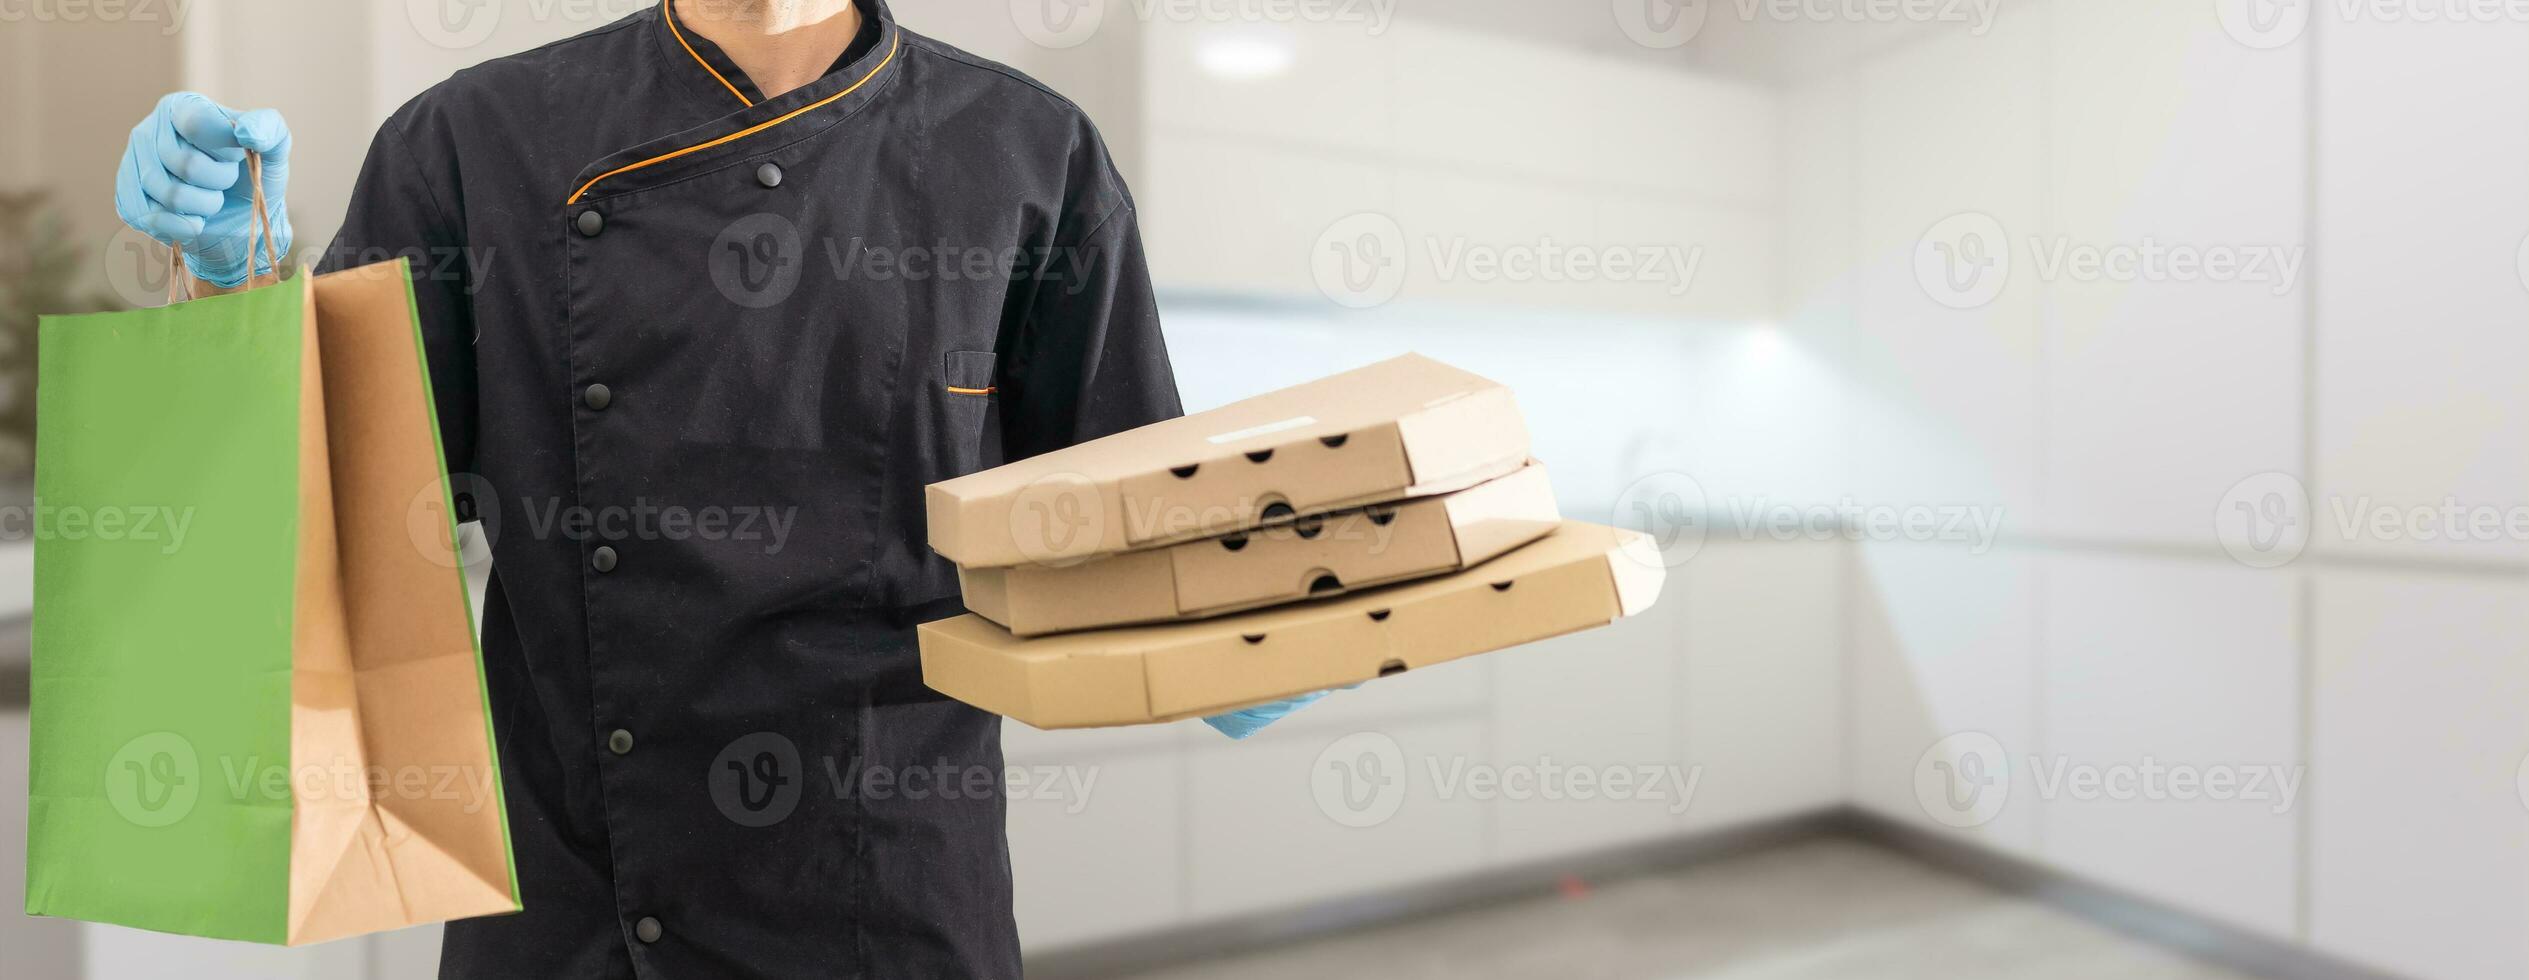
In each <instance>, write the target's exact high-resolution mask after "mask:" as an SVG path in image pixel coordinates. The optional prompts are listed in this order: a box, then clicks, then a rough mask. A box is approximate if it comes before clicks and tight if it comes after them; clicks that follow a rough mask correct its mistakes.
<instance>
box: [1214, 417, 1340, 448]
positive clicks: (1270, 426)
mask: <svg viewBox="0 0 2529 980" xmlns="http://www.w3.org/2000/svg"><path fill="white" fill-rule="evenodd" d="M1316 424H1317V417H1316V416H1314V415H1298V416H1293V417H1291V418H1287V419H1283V420H1282V421H1279V422H1267V423H1265V424H1263V425H1258V426H1252V427H1249V428H1245V429H1240V430H1238V431H1236V432H1223V433H1221V434H1220V435H1216V436H1213V437H1212V438H1211V439H1210V440H1207V441H1209V442H1210V443H1211V444H1212V445H1215V446H1223V445H1228V444H1229V443H1233V442H1237V441H1239V440H1242V439H1253V438H1255V437H1257V436H1269V435H1272V434H1274V433H1276V432H1285V431H1289V430H1291V429H1300V428H1306V427H1308V426H1312V425H1316Z"/></svg>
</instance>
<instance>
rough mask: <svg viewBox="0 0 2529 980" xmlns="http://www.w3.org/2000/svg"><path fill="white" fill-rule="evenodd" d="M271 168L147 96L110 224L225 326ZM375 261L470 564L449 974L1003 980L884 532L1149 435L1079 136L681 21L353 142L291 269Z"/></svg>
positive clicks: (841, 34)
mask: <svg viewBox="0 0 2529 980" xmlns="http://www.w3.org/2000/svg"><path fill="white" fill-rule="evenodd" d="M289 145H290V140H289V134H288V130H287V128H286V127H285V126H283V125H282V122H281V119H280V117H279V116H278V115H277V114H274V113H272V112H270V111H269V110H266V111H261V112H252V113H243V114H239V113H234V112H231V111H229V110H227V109H224V108H221V107H219V106H217V105H216V104H214V103H212V102H210V101H209V100H208V99H205V98H203V97H201V96H198V95H192V94H189V93H186V94H179V95H175V96H170V97H168V99H166V100H165V101H163V102H161V103H160V106H159V109H158V111H157V112H156V113H154V114H153V115H152V116H151V117H150V118H149V119H147V120H144V121H143V122H142V123H141V125H140V126H139V127H138V128H136V129H135V130H134V131H133V136H132V144H131V150H130V152H129V153H128V154H127V156H126V159H125V161H124V164H123V173H122V175H121V179H120V180H119V182H118V193H117V204H118V208H119V210H120V211H121V213H122V215H123V216H124V218H125V220H127V221H129V222H130V223H131V224H132V225H133V226H134V227H137V228H139V229H141V230H143V231H145V232H147V233H150V234H151V235H153V236H155V237H157V238H158V239H159V240H160V241H162V242H166V243H169V244H172V245H177V246H180V247H182V248H183V249H184V256H185V260H186V263H187V269H188V271H189V272H190V274H191V275H192V276H193V277H194V278H195V279H196V280H199V281H198V282H197V283H195V284H194V285H195V289H196V292H197V293H200V292H204V291H213V290H221V289H231V288H238V287H241V286H243V285H245V284H247V283H248V282H249V281H250V277H251V276H253V275H255V274H261V273H270V272H271V271H273V270H271V269H270V268H269V266H256V265H255V264H254V263H255V262H256V261H257V258H256V256H257V252H256V251H255V250H254V249H251V248H249V247H248V241H247V236H248V234H249V228H250V227H251V226H252V225H253V222H252V221H251V220H250V219H251V217H252V215H251V213H250V212H251V208H252V205H251V204H250V203H249V202H250V194H249V190H248V189H249V187H250V185H251V184H252V181H248V180H242V179H240V178H241V173H240V167H241V161H243V160H244V159H245V158H246V151H254V152H257V153H259V154H260V155H261V160H262V166H263V167H264V171H263V174H262V176H263V181H262V182H263V184H264V187H265V190H266V192H267V194H268V195H269V197H270V199H271V205H270V208H269V214H270V216H271V218H272V219H273V220H272V224H273V227H274V228H275V233H276V237H277V238H281V239H283V240H282V241H280V242H279V244H280V246H281V251H282V252H284V253H285V254H286V253H287V251H288V246H289V243H288V242H287V241H286V236H287V234H288V221H287V212H286V209H285V204H284V201H283V200H282V197H283V194H284V191H285V188H286V185H287V180H288V158H289ZM455 255H462V256H464V258H465V261H446V259H447V258H448V257H450V256H455ZM388 256H408V257H419V258H421V259H423V261H421V262H419V263H417V264H416V282H415V287H414V288H415V290H416V299H417V300H418V303H419V308H420V318H421V325H422V331H423V343H424V347H425V349H426V353H427V356H428V360H429V363H430V372H431V380H432V387H433V393H434V396H435V399H436V408H437V412H438V416H439V424H440V428H441V432H442V435H443V438H444V441H445V443H446V446H447V450H448V465H449V468H450V470H451V471H452V472H458V473H469V474H473V475H474V478H469V479H467V480H464V481H462V482H461V485H473V486H475V487H476V488H477V489H476V491H475V492H474V493H473V495H472V500H471V506H473V507H475V508H478V509H479V510H480V512H481V516H482V517H483V518H484V520H485V523H486V526H487V528H491V527H494V525H497V527H496V530H497V537H496V540H495V543H494V556H495V559H496V571H495V573H494V575H493V580H492V583H491V586H490V594H489V596H488V598H487V601H486V607H485V622H484V636H483V642H484V652H485V662H486V671H487V673H488V679H489V685H490V690H491V702H492V703H491V707H492V711H493V717H494V724H495V727H496V729H497V732H498V735H499V739H500V746H499V751H500V757H501V761H502V776H503V779H504V782H505V784H506V787H507V794H508V800H509V809H510V833H511V835H512V838H513V844H514V848H515V851H516V860H517V865H518V872H519V878H520V884H521V890H522V893H523V894H524V896H525V900H526V902H525V904H526V910H525V911H524V912H523V913H521V914H518V915H515V916H508V917H498V918H487V919H476V920H470V921H464V922H457V923H452V924H451V925H450V926H449V927H448V930H447V939H446V945H445V949H444V953H443V957H442V961H443V965H442V968H441V969H442V975H443V976H449V977H467V978H471V977H485V978H502V980H509V978H520V977H574V978H576V977H631V976H639V977H674V978H685V977H709V978H720V977H810V976H816V977H823V976H853V977H912V978H926V980H927V978H938V977H1000V978H1015V977H1017V976H1018V975H1019V953H1018V949H1017V941H1016V936H1015V930H1014V928H1013V926H1012V921H1011V913H1010V877H1009V876H1010V871H1009V859H1008V855H1007V850H1006V844H1005V842H1004V836H1003V824H1002V821H1003V804H1002V800H1001V797H1000V793H999V780H1000V770H1001V764H1002V763H1001V754H1000V748H999V736H1000V728H999V722H998V719H996V718H993V717H991V716H989V715H986V714H984V713H982V712H978V711H976V710H974V709H972V708H968V707H966V706H964V705H961V704H957V703H954V702H950V701H946V700H944V699H942V698H940V697H939V696H938V695H936V694H934V693H932V692H931V691H929V690H928V689H926V688H924V687H923V685H922V682H921V676H920V669H919V662H918V658H917V656H916V653H915V647H914V641H913V632H912V629H911V627H912V626H913V625H914V624H916V623H920V622H923V621H927V620H931V619H938V618H942V617H946V616H951V615H954V614H956V613H958V612H959V611H960V607H959V602H958V592H957V580H956V575H955V571H954V569H953V568H951V567H950V566H949V564H948V563H947V562H945V561H944V560H942V559H940V558H939V557H938V556H936V555H933V554H932V553H930V551H929V550H928V549H927V548H926V547H925V545H924V534H923V529H924V524H923V514H922V494H921V488H922V486H923V485H924V484H928V483H931V482H935V481H938V480H942V479H946V478H948V477H952V476H956V475H958V474H961V473H965V472H969V471H972V470H975V469H979V468H982V467H986V466H991V465H995V464H997V463H999V462H1001V461H1003V460H1004V459H1007V458H1017V457H1023V456H1027V455H1031V454H1035V453H1041V452H1045V451H1047V450H1051V449H1057V448H1060V447H1063V446H1068V445H1071V444H1073V443H1076V442H1079V441H1082V440H1086V439H1091V438H1095V437H1098V436H1102V435H1106V434H1108V433H1112V432H1116V431H1119V430H1123V429H1128V428H1132V427H1134V426H1138V425H1143V424H1146V423H1149V422H1153V421H1157V420H1160V419H1165V418H1169V417H1171V416H1174V415H1176V414H1178V413H1179V407H1178V400H1177V393H1176V388H1175V383H1174V380H1173V377H1172V375H1171V373H1170V369H1169V364H1168V357H1167V352H1166V350H1165V348H1164V346H1163V344H1162V342H1161V338H1160V329H1159V320H1158V316H1157V312H1156V309H1155V307H1154V303H1153V300H1152V297H1151V288H1150V283H1149V277H1148V273H1147V271H1146V269H1145V263H1144V260H1143V255H1142V251H1141V240H1140V237H1139V233H1138V231H1137V224H1136V221H1135V216H1134V211H1133V202H1132V199H1131V197H1130V196H1129V195H1128V194H1127V193H1126V191H1125V188H1124V184H1123V182H1122V181H1121V180H1120V179H1118V177H1117V175H1116V173H1115V169H1114V166H1113V164H1112V163H1111V162H1110V160H1109V159H1108V156H1107V152H1106V149H1105V147H1104V146H1103V145H1102V144H1101V143H1100V141H1099V139H1098V136H1097V133H1096V131H1095V130H1094V129H1093V128H1092V127H1091V126H1090V124H1089V121H1088V120H1087V119H1086V118H1085V117H1084V116H1083V115H1082V114H1081V112H1080V110H1079V109H1078V108H1077V107H1076V106H1074V105H1072V104H1071V103H1070V102H1068V101H1065V100H1064V99H1063V98H1062V97H1060V96H1058V95H1055V94H1054V93H1053V92H1051V91H1048V90H1046V89H1045V88H1044V87H1042V86H1040V85H1038V84H1036V83H1035V82H1034V81H1032V80H1030V79H1028V78H1026V77H1025V76H1022V75H1020V74H1018V73H1017V72H1014V71H1012V70H1010V69H1008V68H1005V67H1002V66H1000V65H996V64H993V63H991V62H987V61H984V60H982V59H979V58H976V57H974V56H972V55H968V54H965V53H963V52H960V51H957V50H955V49H953V48H950V47H948V46H947V45H944V44H941V43H939V42H937V41H933V40H930V39H928V38H923V37H919V36H916V35H914V34H912V33H910V32H907V31H905V30H903V29H902V28H900V27H899V26H897V24H896V23H895V21H894V19H893V17H892V16H891V15H890V14H889V12H888V9H887V6H886V4H885V2H884V0H860V3H859V4H858V5H857V6H855V5H854V4H852V3H851V2H850V0H675V2H674V3H673V4H672V5H669V4H662V5H661V6H659V7H656V8H652V9H649V10H645V11H643V12H641V13H638V14H635V15H633V16H630V17H627V18H625V19H623V20H621V21H618V22H616V23H613V24H610V25H607V26H605V27H600V28H598V29H596V30H593V31H590V32H588V33H585V34H582V35H580V36H578V37H575V38H571V39H569V40H565V41H561V42H557V43H554V44H551V45H547V46H545V47H542V48H538V49H536V50H533V51H529V52H526V53H524V54H521V55H517V56H515V57H509V58H502V59H499V60H496V61H492V62H489V63H487V64H484V65H480V66H477V67H475V68H472V69H469V70H467V71H463V72H460V73H458V74H457V75H456V76H454V77H453V78H450V79H449V80H447V81H446V82H444V83H442V84H440V85H438V86H437V87H435V88H433V89H431V90H430V91H428V92H426V93H424V94H422V95H421V96H420V97H419V98H416V99H414V100H413V101H412V102H411V103H409V104H407V105H405V106H404V107H403V108H402V109H401V110H399V111H397V112H396V113H395V114H394V115H393V116H392V117H391V118H389V119H388V120H387V122H386V124H385V125H384V126H383V127H382V128H381V129H380V130H379V132H378V134H377V137H376V140H375V142H374V144H373V145H372V147H371V149H370V152H369V157H368V161H367V163H366V165H365V166H364V168H363V169H362V172H361V175H360V179H359V182H358V186H357V189H356V190H355V191H354V193H353V197H352V202H351V206H350V209H349V214H348V215H347V217H346V219H345V221H344V224H343V228H342V232H341V235H340V237H339V238H338V239H337V240H336V241H335V242H334V244H333V247H332V248H331V249H330V250H328V251H327V252H326V253H325V256H324V258H323V260H322V262H321V263H320V266H321V267H323V268H328V269H330V268H334V267H342V266H346V265H356V264H362V263H366V262H372V261H377V260H379V259H381V258H384V257H388ZM977 256H982V257H984V258H985V259H986V260H988V261H987V262H985V263H983V264H984V265H990V266H992V268H989V269H986V270H984V271H983V272H982V274H977V270H978V269H979V268H981V266H979V265H978V263H977V262H976V261H975V257H977ZM666 514H683V515H689V516H691V517H692V518H693V520H692V522H691V524H690V525H688V524H687V523H686V522H683V521H678V522H674V523H671V522H670V521H669V520H667V519H664V518H660V519H655V520H645V519H644V515H652V516H655V515H666ZM711 515H720V520H719V521H718V522H716V523H711V524H708V525H707V524H706V522H710V521H711ZM680 528H681V530H679V529H680ZM1291 706H1292V703H1286V704H1283V705H1275V706H1268V707H1267V708H1265V709H1261V710H1257V711H1252V712H1247V713H1242V714H1240V715H1238V716H1234V717H1225V718H1222V719H1215V724H1216V726H1217V727H1220V728H1222V729H1223V730H1224V731H1227V732H1229V733H1231V734H1232V735H1233V736H1236V735H1243V734H1244V733H1246V732H1248V731H1252V730H1253V729H1254V728H1256V727H1261V725H1262V724H1264V723H1265V722H1267V721H1270V720H1272V719H1273V718H1274V717H1277V716H1278V715H1279V714H1280V713H1282V712H1283V711H1287V710H1289V708H1290V707H1291ZM917 784H918V788H917Z"/></svg>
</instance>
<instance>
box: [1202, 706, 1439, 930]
mask: <svg viewBox="0 0 2529 980" xmlns="http://www.w3.org/2000/svg"><path fill="white" fill-rule="evenodd" d="M1483 729H1484V726H1483V724H1482V722H1480V721H1477V720H1472V719H1470V720H1464V721H1453V720H1432V721H1411V722H1394V723H1390V724H1386V725H1382V726H1379V727H1376V728H1369V729H1364V730H1361V731H1356V732H1345V733H1337V732H1330V731H1327V730H1325V729H1322V728H1308V727H1295V728H1290V729H1282V728H1280V727H1279V726H1276V727H1275V728H1269V729H1266V730H1265V731H1264V732H1263V733H1262V734H1259V735H1256V736H1255V737H1253V738H1251V739H1248V740H1247V741H1244V742H1238V743H1229V742H1221V743H1218V744H1205V745H1198V746H1197V747H1196V748H1195V749H1194V750H1193V753H1192V755H1191V756H1190V757H1189V758H1190V760H1191V763H1192V768H1191V771H1190V772H1189V774H1188V776H1187V780H1186V790H1187V818H1186V820H1187V822H1186V848H1185V857H1184V861H1185V868H1186V872H1187V874H1188V875H1189V878H1188V888H1189V892H1188V907H1189V910H1190V912H1191V914H1192V916H1193V917H1195V918H1197V919H1213V918H1220V917H1224V916H1232V915H1238V914H1242V913H1251V912H1259V911H1265V910H1271V909H1278V908H1285V907H1290V906H1294V905H1298V904H1301V903H1305V902H1312V901H1322V900H1326V899H1331V898H1336V897H1340V896H1345V895H1355V894H1362V893H1368V892H1373V891H1380V890H1389V889H1396V888H1403V887H1411V886H1412V885H1414V884H1416V883H1418V882H1426V881H1430V880H1433V879H1436V878H1440V877H1444V876H1448V875H1453V874H1463V873H1466V872H1469V871H1472V870H1475V869H1476V868H1477V866H1478V865H1479V863H1480V862H1481V861H1482V859H1483V853H1484V826H1485V818H1486V813H1485V811H1486V804H1485V803H1484V802H1483V801H1482V800H1481V799H1478V798H1477V797H1476V796H1475V795H1474V794H1472V793H1471V792H1470V791H1469V788H1468V786H1467V785H1466V784H1464V783H1462V782H1456V781H1455V780H1456V779H1457V777H1458V776H1459V775H1460V774H1462V773H1463V772H1464V771H1465V769H1466V768H1467V767H1468V766H1469V765H1473V764H1480V763H1481V762H1482V761H1483V760H1484V758H1485V756H1484V751H1483Z"/></svg>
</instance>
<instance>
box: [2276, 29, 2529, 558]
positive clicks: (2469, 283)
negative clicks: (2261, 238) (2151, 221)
mask: <svg viewBox="0 0 2529 980" xmlns="http://www.w3.org/2000/svg"><path fill="white" fill-rule="evenodd" d="M2321 9H2333V8H2331V7H2322V8H2321ZM2314 29H2316V30H2319V32H2320V33H2319V35H2318V37H2319V40H2320V41H2321V42H2322V45H2321V54H2320V60H2319V73H2318V84H2319V88H2318V93H2317V98H2318V114H2319V115H2318V127H2317V152H2318V155H2319V160H2320V166H2319V168H2318V196H2317V208H2318V213H2317V228H2318V241H2317V248H2316V256H2315V258H2316V262H2317V268H2318V275H2319V276H2320V277H2321V279H2322V281H2321V283H2320V287H2319V289H2320V292H2319V297H2320V303H2319V307H2318V334H2317V338H2318V340H2317V342H2318V350H2317V384H2318V399H2317V414H2316V418H2315V426H2316V429H2315V437H2316V440H2317V444H2316V449H2317V461H2318V473H2317V478H2318V479H2319V481H2320V483H2319V484H2318V485H2317V486H2313V487H2311V488H2310V490H2311V491H2312V492H2313V493H2315V494H2317V495H2318V499H2317V500H2316V501H2314V503H2315V505H2316V506H2315V507H2314V513H2313V515H2312V516H2313V519H2314V521H2315V522H2316V525H2317V527H2316V528H2315V533H2314V534H2313V535H2312V536H2311V541H2312V542H2313V543H2314V544H2315V545H2316V546H2317V547H2319V548H2322V549H2324V548H2341V549H2343V550H2346V551H2356V552H2363V553H2370V554H2396V555H2407V556H2413V555H2450V556H2460V557H2469V558H2509V559H2513V560H2518V559H2521V558H2524V557H2529V541H2524V540H2521V539H2518V538H2516V537H2512V536H2509V535H2505V534H2500V533H2496V534H2491V535H2482V536H2467V537H2463V538H2462V539H2461V540H2452V539H2451V536H2450V535H2448V534H2446V533H2443V532H2441V531H2440V529H2439V524H2440V521H2439V520H2438V518H2437V516H2436V515H2438V514H2441V513H2445V512H2447V511H2446V508H2448V507H2451V506H2453V505H2455V507H2457V508H2459V509H2460V512H2461V513H2463V514H2474V513H2481V514H2486V515H2490V516H2493V517H2497V518H2499V517H2501V516H2503V515H2505V514H2508V513H2510V512H2514V511H2517V510H2519V509H2521V508H2524V507H2529V386H2524V385H2522V384H2521V383H2520V367H2521V365H2522V364H2524V363H2529V330H2523V329H2522V328H2521V324H2522V323H2523V322H2529V282H2524V281H2523V277H2524V275H2529V273H2524V272H2523V271H2522V268H2521V266H2522V263H2521V258H2520V256H2521V252H2522V247H2523V236H2524V235H2529V181H2523V180H2522V179H2521V175H2522V174H2523V173H2529V126H2524V125H2523V124H2522V122H2521V120H2522V119H2523V118H2524V117H2529V58H2524V57H2522V52H2524V51H2529V22H2522V21H2519V20H2516V19H2504V20H2500V21H2496V22H2440V23H2421V22H2417V21H2415V20H2408V19H2399V20H2394V21H2385V20H2379V19H2374V18H2363V19H2360V20H2357V21H2354V22H2351V23H2337V22H2333V21H2331V22H2328V23H2325V24H2321V25H2317V27H2316V28H2314ZM2412 508H2426V511H2425V513H2424V514H2423V515H2422V519H2421V520H2409V519H2406V516H2407V515H2408V514H2409V511H2410V509H2412ZM2379 518H2385V526H2382V525H2374V524H2371V523H2369V519H2379ZM2347 525H2350V528H2348V526H2347Z"/></svg>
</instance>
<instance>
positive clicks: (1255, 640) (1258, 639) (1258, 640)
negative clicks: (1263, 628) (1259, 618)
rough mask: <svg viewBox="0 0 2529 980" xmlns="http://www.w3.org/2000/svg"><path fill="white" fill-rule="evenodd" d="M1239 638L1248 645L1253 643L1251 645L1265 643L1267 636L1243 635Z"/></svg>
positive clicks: (1257, 634)
mask: <svg viewBox="0 0 2529 980" xmlns="http://www.w3.org/2000/svg"><path fill="white" fill-rule="evenodd" d="M1238 638H1239V639H1242V640H1245V641H1247V642H1248V643H1251V644H1252V643H1262V642H1264V638H1265V635H1264V634H1262V633H1241V634H1239V637H1238Z"/></svg>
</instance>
